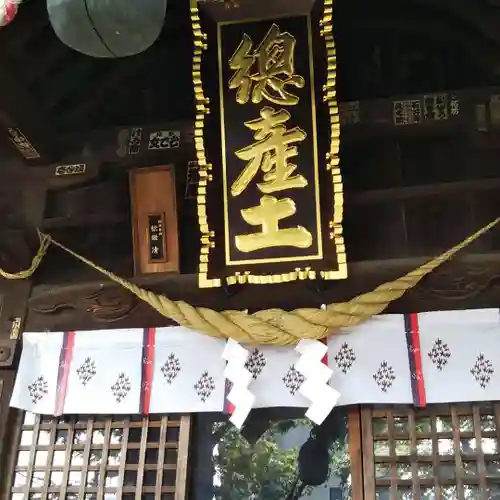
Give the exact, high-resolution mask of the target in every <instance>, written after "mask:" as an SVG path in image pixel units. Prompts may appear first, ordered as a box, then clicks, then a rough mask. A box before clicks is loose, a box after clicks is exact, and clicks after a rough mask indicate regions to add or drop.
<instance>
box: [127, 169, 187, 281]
mask: <svg viewBox="0 0 500 500" xmlns="http://www.w3.org/2000/svg"><path fill="white" fill-rule="evenodd" d="M130 191H131V193H130V195H131V196H130V198H131V202H132V232H133V243H134V266H135V273H136V274H147V273H158V272H168V271H170V272H172V271H173V272H179V238H178V232H177V203H176V186H175V174H174V169H173V167H172V166H165V167H153V168H146V169H139V170H133V171H132V172H131V173H130Z"/></svg>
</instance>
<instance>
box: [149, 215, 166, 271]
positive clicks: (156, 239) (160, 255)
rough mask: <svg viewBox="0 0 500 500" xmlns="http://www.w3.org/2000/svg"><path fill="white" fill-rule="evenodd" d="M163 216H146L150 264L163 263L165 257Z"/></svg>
mask: <svg viewBox="0 0 500 500" xmlns="http://www.w3.org/2000/svg"><path fill="white" fill-rule="evenodd" d="M163 220H164V217H163V214H160V213H158V214H150V215H148V242H149V260H150V262H163V261H164V260H165V259H166V255H165V249H166V244H165V230H164V223H163Z"/></svg>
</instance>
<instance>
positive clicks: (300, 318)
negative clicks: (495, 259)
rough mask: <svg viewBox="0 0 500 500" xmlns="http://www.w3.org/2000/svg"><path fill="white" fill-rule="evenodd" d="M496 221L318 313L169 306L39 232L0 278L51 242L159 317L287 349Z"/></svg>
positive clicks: (358, 310)
mask: <svg viewBox="0 0 500 500" xmlns="http://www.w3.org/2000/svg"><path fill="white" fill-rule="evenodd" d="M498 222H500V217H499V218H498V219H496V220H494V221H493V222H490V223H489V224H488V225H486V226H485V227H483V228H482V229H480V230H479V231H477V232H476V233H474V234H473V235H472V236H469V237H468V238H466V239H465V240H464V241H462V242H461V243H459V244H458V245H456V246H454V247H453V248H451V249H450V250H448V251H447V252H445V253H443V254H442V255H440V256H439V257H436V258H435V259H433V260H431V261H430V262H427V263H426V264H424V265H422V266H420V267H419V268H417V269H415V270H414V271H411V272H409V273H408V274H406V275H404V276H402V277H401V278H398V279H396V280H394V281H390V282H388V283H384V284H382V285H380V286H378V287H377V288H375V290H373V291H371V292H368V293H364V294H361V295H358V296H357V297H354V298H353V299H351V300H349V301H347V302H341V303H337V304H330V305H327V306H326V307H325V308H323V309H313V308H304V309H295V310H294V311H283V310H281V309H266V310H263V311H258V312H256V313H253V314H248V313H246V312H244V311H222V312H218V311H214V310H213V309H208V308H205V307H194V306H192V305H190V304H188V303H187V302H184V301H182V300H178V301H173V300H170V299H169V298H168V297H165V296H164V295H160V294H156V293H154V292H152V291H149V290H145V289H143V288H140V287H138V286H137V285H134V284H133V283H131V282H129V281H127V280H125V279H123V278H120V277H119V276H117V275H115V274H113V273H111V272H110V271H107V270H106V269H104V268H102V267H100V266H98V265H97V264H95V263H94V262H92V261H90V260H88V259H86V258H85V257H82V256H81V255H79V254H77V253H76V252H73V251H72V250H70V249H69V248H67V247H66V246H64V245H63V244H61V243H59V242H57V241H55V240H52V239H51V237H50V236H49V235H46V234H43V233H39V234H40V248H39V250H38V252H37V255H36V256H35V258H34V259H33V262H32V265H31V266H30V268H29V269H27V270H25V271H21V272H20V273H15V274H14V273H7V272H5V271H3V270H1V269H0V275H1V276H3V277H4V278H7V279H25V278H29V277H30V276H31V275H32V274H33V273H34V271H35V270H36V268H37V267H38V265H39V264H40V262H41V260H42V258H43V256H44V255H45V253H46V251H47V248H48V247H49V245H50V243H52V244H54V245H56V246H58V247H59V248H61V249H63V250H65V251H66V252H68V253H69V254H71V255H73V257H75V258H77V259H79V260H80V261H82V262H84V263H85V264H87V265H89V266H90V267H92V268H94V269H96V270H97V271H99V272H101V273H102V274H104V275H106V276H107V277H108V278H110V279H111V280H113V281H114V282H115V283H118V284H119V285H121V286H122V287H124V288H126V289H127V290H130V292H132V293H133V294H134V295H136V296H137V297H138V298H139V299H141V300H143V301H144V302H147V303H148V304H149V305H150V306H151V307H153V308H154V309H156V310H157V311H158V312H159V313H160V314H162V315H163V316H166V317H167V318H170V319H172V320H174V321H175V322H177V323H179V325H182V326H185V327H187V328H192V329H193V330H197V331H199V332H202V333H205V334H207V335H210V336H212V337H217V338H233V339H235V340H237V341H238V342H244V343H250V344H272V345H288V344H295V343H297V342H298V341H299V340H300V339H304V338H307V339H322V338H325V337H327V336H328V335H331V334H333V333H335V332H338V331H339V330H340V329H342V328H347V327H351V326H355V325H358V324H359V323H362V322H364V321H366V320H368V319H370V318H371V317H372V316H375V315H376V314H379V313H381V312H382V311H384V309H385V308H386V307H387V306H388V305H389V304H390V303H391V302H393V301H394V300H396V299H399V298H400V297H401V296H402V295H403V294H404V293H405V292H406V291H408V290H410V289H411V288H413V287H415V285H417V284H418V282H419V281H420V280H421V279H422V278H423V277H424V276H426V275H428V274H429V273H431V272H432V271H433V270H434V269H436V268H437V267H438V266H440V265H441V264H442V263H444V262H446V261H447V260H449V259H450V258H451V257H453V256H454V255H455V254H456V253H457V252H459V251H460V250H462V249H463V248H465V247H466V246H467V245H469V244H470V243H472V242H473V241H475V240H476V239H477V238H479V237H480V236H481V235H483V234H484V233H485V232H487V231H489V230H490V229H491V228H492V227H494V226H495V225H496V224H498Z"/></svg>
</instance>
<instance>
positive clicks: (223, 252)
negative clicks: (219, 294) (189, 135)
mask: <svg viewBox="0 0 500 500" xmlns="http://www.w3.org/2000/svg"><path fill="white" fill-rule="evenodd" d="M309 7H310V6H309ZM332 10H333V7H332V3H331V0H325V1H324V3H323V2H319V3H318V4H317V5H315V6H314V7H313V8H312V10H310V11H308V12H307V13H302V14H301V15H292V16H290V17H280V18H274V19H273V18H271V19H257V20H250V21H249V20H237V19H232V20H230V21H227V20H225V21H221V20H219V21H214V20H212V19H210V18H209V17H208V16H207V17H205V16H204V13H203V12H201V13H200V12H198V11H197V10H193V9H192V10H191V12H192V20H193V31H194V36H195V55H194V60H193V66H194V71H193V75H194V85H195V96H196V99H197V117H196V125H195V146H196V151H197V157H198V158H197V159H198V165H199V173H200V185H199V189H198V198H197V199H198V215H199V222H200V229H201V233H202V237H201V243H202V245H201V252H200V267H199V284H200V286H202V287H212V286H220V285H221V284H223V283H227V284H234V283H254V284H267V283H282V282H288V281H294V280H305V279H320V278H321V279H328V280H336V279H344V278H346V277H347V264H346V255H345V246H344V240H343V235H342V210H343V193H342V177H341V173H340V169H339V158H338V151H339V116H338V107H337V102H336V97H335V71H336V59H335V47H334V41H333V37H332V24H331V21H332Z"/></svg>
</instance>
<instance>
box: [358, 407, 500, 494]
mask: <svg viewBox="0 0 500 500" xmlns="http://www.w3.org/2000/svg"><path fill="white" fill-rule="evenodd" d="M362 435H363V464H364V465H363V469H364V498H365V500H375V499H376V500H396V499H397V500H434V499H435V500H499V499H500V454H499V447H498V443H499V439H500V403H495V404H489V405H479V404H472V405H470V404H463V405H442V406H431V407H429V408H427V409H422V410H414V409H410V408H406V407H405V408H391V409H387V408H384V409H367V408H365V409H363V410H362Z"/></svg>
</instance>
